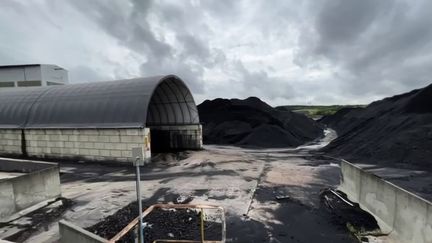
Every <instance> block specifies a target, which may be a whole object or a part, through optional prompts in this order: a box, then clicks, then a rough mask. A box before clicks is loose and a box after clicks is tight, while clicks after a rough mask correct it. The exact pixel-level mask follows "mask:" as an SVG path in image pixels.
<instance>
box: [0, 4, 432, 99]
mask: <svg viewBox="0 0 432 243" xmlns="http://www.w3.org/2000/svg"><path fill="white" fill-rule="evenodd" d="M0 5H1V6H0V36H2V38H0V63H4V64H10V63H30V62H41V63H55V64H58V65H62V66H64V67H65V68H67V69H69V71H70V79H71V80H72V82H88V81H97V80H105V79H123V78H129V77H135V76H149V75H159V74H167V73H173V74H176V75H178V76H180V77H181V78H183V79H184V80H185V81H186V82H187V83H188V84H189V86H190V87H191V88H192V91H193V92H194V94H195V96H196V97H197V101H198V102H200V101H202V100H204V99H207V98H216V97H239V98H246V97H248V96H258V97H260V98H262V99H264V100H265V101H267V102H269V103H270V104H273V105H281V104H294V103H296V104H309V103H312V104H334V103H368V102H371V101H373V100H374V99H378V98H382V97H385V96H389V95H393V94H396V93H400V92H405V91H408V90H411V89H414V88H419V87H422V86H425V85H427V84H428V83H429V82H431V78H430V77H431V74H432V69H431V68H430V67H431V65H432V54H430V53H432V28H430V26H431V25H432V15H431V14H430V13H429V12H430V11H429V10H430V9H432V8H431V7H432V2H430V1H427V0H418V1H409V0H380V1H376V0H362V1H358V0H320V1H312V0H305V1H294V0H288V1H287V0H275V1H248V0H241V1H230V0H208V1H200V0H189V1H174V0H163V1H150V0H149V1H142V0H121V1H120V0H109V1H105V0H104V1H102V0H95V1H87V0H67V1H62V2H59V1H44V0H31V1H25V2H24V1H16V0H4V1H1V3H0Z"/></svg>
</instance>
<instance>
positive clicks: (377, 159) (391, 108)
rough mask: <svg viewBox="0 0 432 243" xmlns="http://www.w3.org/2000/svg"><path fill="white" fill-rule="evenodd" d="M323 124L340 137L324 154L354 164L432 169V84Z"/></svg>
mask: <svg viewBox="0 0 432 243" xmlns="http://www.w3.org/2000/svg"><path fill="white" fill-rule="evenodd" d="M321 122H322V123H324V124H327V125H328V126H329V127H331V128H333V129H335V130H336V131H337V133H338V138H337V139H335V140H334V141H332V142H331V143H330V144H329V145H328V146H327V147H325V148H324V149H323V151H325V152H328V153H330V154H332V155H336V156H339V157H343V158H345V159H348V160H351V161H353V162H361V163H373V164H383V165H386V164H387V165H393V166H396V167H401V168H421V169H427V170H432V162H431V158H432V85H429V86H427V87H425V88H423V89H418V90H413V91H411V92H408V93H405V94H401V95H396V96H393V97H389V98H386V99H383V100H380V101H376V102H373V103H371V104H370V105H369V106H367V107H365V108H355V109H347V110H340V111H339V112H337V113H336V114H334V115H331V116H327V117H324V118H322V119H321Z"/></svg>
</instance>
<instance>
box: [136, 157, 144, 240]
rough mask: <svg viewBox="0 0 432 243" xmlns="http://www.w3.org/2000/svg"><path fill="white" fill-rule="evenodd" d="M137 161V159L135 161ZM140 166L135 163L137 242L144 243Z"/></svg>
mask: <svg viewBox="0 0 432 243" xmlns="http://www.w3.org/2000/svg"><path fill="white" fill-rule="evenodd" d="M137 162H138V161H137ZM140 182H141V179H140V168H139V163H136V191H137V200H138V210H139V226H138V230H139V237H138V242H139V243H144V232H143V231H144V230H143V218H142V203H141V190H140Z"/></svg>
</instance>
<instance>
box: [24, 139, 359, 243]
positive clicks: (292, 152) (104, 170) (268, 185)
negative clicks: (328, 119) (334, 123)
mask: <svg viewBox="0 0 432 243" xmlns="http://www.w3.org/2000/svg"><path fill="white" fill-rule="evenodd" d="M332 136H334V134H333V133H327V136H326V138H325V139H324V140H323V141H320V142H319V143H315V144H310V145H308V146H303V147H301V148H298V149H274V150H271V149H243V148H237V147H230V146H205V150H203V151H195V152H187V153H184V154H175V155H174V154H173V155H164V156H163V157H161V158H159V162H155V163H153V164H152V165H150V166H147V167H144V168H143V170H142V175H141V179H142V195H143V198H144V199H145V200H146V204H148V205H149V204H153V203H156V202H163V203H169V202H172V201H173V200H175V199H176V198H178V197H179V196H183V197H189V196H190V197H193V200H192V202H191V203H192V204H194V203H208V204H215V205H220V206H223V207H224V208H225V209H226V214H227V237H228V241H229V242H332V243H335V242H336V243H337V242H344V243H346V242H355V241H354V239H353V238H352V237H351V236H350V235H349V233H348V232H347V230H346V229H345V226H340V225H337V224H336V223H335V222H334V220H333V219H332V218H331V216H330V215H329V214H328V213H327V212H326V211H325V210H324V209H321V208H320V204H319V197H318V194H319V191H320V190H321V189H322V188H325V187H329V186H336V185H337V184H338V183H339V167H338V165H337V164H336V162H334V161H331V160H328V159H325V158H323V157H320V156H319V155H317V154H314V151H315V149H317V148H319V147H321V146H322V145H324V144H326V143H327V142H328V140H331V139H332ZM61 171H62V175H61V181H62V192H63V196H65V197H67V198H71V199H73V200H74V201H75V202H76V204H75V205H74V206H73V208H72V209H71V210H69V211H67V212H66V213H65V214H64V215H63V218H65V219H67V220H69V221H71V222H73V223H75V224H77V225H79V226H81V227H88V226H91V225H93V224H95V223H97V222H99V221H101V220H102V219H103V218H104V217H106V216H108V215H111V214H113V213H114V212H116V211H117V210H118V209H120V208H122V207H124V206H126V205H127V204H128V203H130V202H132V201H134V200H135V184H134V183H135V182H134V178H135V177H134V170H133V168H130V167H109V166H102V165H91V164H62V165H61ZM277 197H278V198H279V199H277ZM154 227H155V226H154ZM48 228H49V230H48V231H43V232H39V233H38V234H36V235H34V236H33V237H31V238H30V239H28V240H27V241H28V242H53V241H55V240H56V239H58V233H57V226H56V223H52V224H50V225H49V227H48Z"/></svg>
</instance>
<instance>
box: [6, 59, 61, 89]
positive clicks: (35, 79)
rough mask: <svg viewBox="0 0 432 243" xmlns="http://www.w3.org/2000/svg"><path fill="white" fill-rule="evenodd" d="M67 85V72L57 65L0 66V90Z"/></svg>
mask: <svg viewBox="0 0 432 243" xmlns="http://www.w3.org/2000/svg"><path fill="white" fill-rule="evenodd" d="M67 83H68V72H67V70H66V69H64V68H61V67H59V66H57V65H48V64H25V65H7V66H0V89H1V88H9V87H32V86H50V85H63V84H67Z"/></svg>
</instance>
